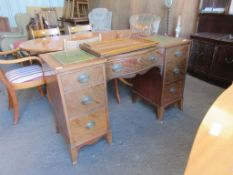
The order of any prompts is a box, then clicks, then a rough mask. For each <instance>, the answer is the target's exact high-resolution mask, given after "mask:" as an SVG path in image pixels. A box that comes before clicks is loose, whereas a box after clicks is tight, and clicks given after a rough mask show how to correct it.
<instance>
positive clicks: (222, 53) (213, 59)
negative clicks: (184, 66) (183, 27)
mask: <svg viewBox="0 0 233 175" xmlns="http://www.w3.org/2000/svg"><path fill="white" fill-rule="evenodd" d="M230 21H233V15H226V14H200V15H199V23H198V28H197V33H195V34H193V35H191V39H192V47H191V54H190V59H189V66H188V67H189V72H190V73H191V74H193V75H196V76H198V77H200V78H204V79H207V80H208V81H212V82H214V83H217V84H219V85H222V86H228V85H230V84H231V82H232V80H233V56H232V53H233V52H232V48H233V36H232V34H233V24H232V22H230Z"/></svg>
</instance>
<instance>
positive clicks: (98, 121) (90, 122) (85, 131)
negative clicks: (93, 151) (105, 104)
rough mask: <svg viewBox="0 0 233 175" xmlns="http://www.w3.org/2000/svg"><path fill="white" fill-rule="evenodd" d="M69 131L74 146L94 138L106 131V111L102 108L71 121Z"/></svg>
mask: <svg viewBox="0 0 233 175" xmlns="http://www.w3.org/2000/svg"><path fill="white" fill-rule="evenodd" d="M70 129H71V135H72V140H73V142H74V143H76V144H81V143H84V142H86V141H88V140H90V139H93V138H96V137H97V136H98V135H100V134H102V133H104V132H106V131H107V130H108V117H107V110H106V109H105V108H103V109H100V110H99V111H96V112H94V113H91V114H89V115H85V116H83V117H81V118H77V119H75V120H73V121H71V123H70Z"/></svg>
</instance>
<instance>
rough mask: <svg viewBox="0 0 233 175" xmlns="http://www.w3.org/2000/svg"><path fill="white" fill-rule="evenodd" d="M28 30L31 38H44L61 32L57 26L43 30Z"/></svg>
mask: <svg viewBox="0 0 233 175" xmlns="http://www.w3.org/2000/svg"><path fill="white" fill-rule="evenodd" d="M30 31H31V35H32V38H33V39H36V38H44V37H49V36H59V35H60V34H61V33H60V29H59V28H58V27H56V28H52V29H43V30H33V29H30Z"/></svg>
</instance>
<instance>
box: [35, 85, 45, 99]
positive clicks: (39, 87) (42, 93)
mask: <svg viewBox="0 0 233 175" xmlns="http://www.w3.org/2000/svg"><path fill="white" fill-rule="evenodd" d="M37 90H38V91H39V93H40V95H41V96H43V97H44V96H45V95H46V93H45V92H44V91H43V88H42V86H38V87H37Z"/></svg>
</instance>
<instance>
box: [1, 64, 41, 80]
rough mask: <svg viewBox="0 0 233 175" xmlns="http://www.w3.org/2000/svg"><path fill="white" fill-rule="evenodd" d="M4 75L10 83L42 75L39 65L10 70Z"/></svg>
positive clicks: (33, 78)
mask: <svg viewBox="0 0 233 175" xmlns="http://www.w3.org/2000/svg"><path fill="white" fill-rule="evenodd" d="M5 75H6V77H7V79H8V80H9V81H10V82H11V83H24V82H28V81H32V80H35V79H38V78H41V77H43V72H42V69H41V67H40V66H38V65H31V66H25V67H21V68H16V69H13V70H10V71H8V72H6V74H5Z"/></svg>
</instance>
